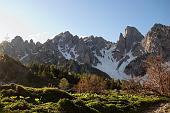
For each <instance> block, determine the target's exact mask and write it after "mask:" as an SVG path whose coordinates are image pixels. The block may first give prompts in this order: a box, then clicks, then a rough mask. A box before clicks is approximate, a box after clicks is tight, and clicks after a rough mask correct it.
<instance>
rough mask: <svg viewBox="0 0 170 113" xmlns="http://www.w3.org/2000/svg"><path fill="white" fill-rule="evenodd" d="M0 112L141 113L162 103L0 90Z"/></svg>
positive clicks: (48, 91)
mask: <svg viewBox="0 0 170 113" xmlns="http://www.w3.org/2000/svg"><path fill="white" fill-rule="evenodd" d="M0 92H1V97H0V111H1V112H5V113H10V112H11V113H14V112H16V113H20V112H25V113H32V112H35V113H36V112H37V113H140V112H141V111H143V110H144V109H145V108H148V107H149V106H150V105H153V104H156V103H159V102H162V101H163V99H161V98H158V97H142V96H136V95H130V94H129V95H128V94H117V93H113V92H108V93H105V94H94V93H81V94H69V93H67V92H64V91H61V90H59V89H56V88H29V87H23V86H20V85H15V84H12V85H6V86H0Z"/></svg>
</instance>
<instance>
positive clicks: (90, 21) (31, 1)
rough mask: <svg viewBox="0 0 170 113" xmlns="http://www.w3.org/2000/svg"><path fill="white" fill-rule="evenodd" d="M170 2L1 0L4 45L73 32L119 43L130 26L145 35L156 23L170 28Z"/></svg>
mask: <svg viewBox="0 0 170 113" xmlns="http://www.w3.org/2000/svg"><path fill="white" fill-rule="evenodd" d="M169 7H170V1H169V0H163V1H162V0H156V1H155V0H140V1H139V0H126V1H124V0H107V1H105V0H101V1H98V0H93V1H92V0H51V1H42V0H36V1H35V0H1V1H0V42H1V41H3V40H11V39H13V38H14V37H15V36H16V35H19V36H21V37H23V39H24V40H30V39H33V40H34V41H35V42H37V41H40V42H44V41H46V40H47V39H49V38H53V37H54V36H55V35H57V34H59V33H61V32H65V31H70V33H72V34H73V35H78V36H80V37H81V36H90V35H94V36H102V37H103V38H105V39H106V40H109V41H112V42H116V41H117V40H118V38H119V34H120V33H121V32H123V33H124V29H125V27H126V26H128V25H129V26H134V27H136V28H137V29H138V30H139V31H140V32H141V33H142V34H143V35H145V34H146V33H147V31H149V29H150V28H151V27H152V26H153V24H155V23H161V24H165V25H170V15H169V14H170V8H169Z"/></svg>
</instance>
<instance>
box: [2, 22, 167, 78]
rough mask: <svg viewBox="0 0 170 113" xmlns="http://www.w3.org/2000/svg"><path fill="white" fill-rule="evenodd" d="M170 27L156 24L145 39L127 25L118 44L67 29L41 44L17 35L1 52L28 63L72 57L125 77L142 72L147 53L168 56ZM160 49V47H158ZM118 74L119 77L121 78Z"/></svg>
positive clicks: (58, 60) (55, 62) (71, 58)
mask: <svg viewBox="0 0 170 113" xmlns="http://www.w3.org/2000/svg"><path fill="white" fill-rule="evenodd" d="M169 43H170V27H169V26H164V25H160V24H155V25H154V26H153V27H152V29H151V31H149V32H148V34H147V35H146V38H144V36H143V35H142V34H141V33H140V32H139V31H138V30H137V29H136V28H135V27H130V26H127V27H126V29H125V33H124V34H122V33H121V34H120V36H119V40H118V41H117V43H112V42H109V41H106V40H105V39H103V38H102V37H95V36H89V37H85V38H79V37H78V36H76V35H75V36H73V35H72V34H71V33H70V32H68V31H66V32H63V33H60V34H59V35H56V36H55V37H54V38H53V39H50V40H47V41H46V42H45V43H44V44H41V43H39V42H37V43H34V42H33V40H30V41H24V40H23V39H22V38H21V37H19V36H16V37H15V38H14V39H13V40H12V41H11V42H3V43H1V44H0V52H2V53H6V54H8V55H9V56H11V57H13V58H15V59H17V60H20V61H21V62H22V63H24V64H27V63H30V62H36V63H45V64H62V63H64V62H65V61H66V60H74V61H76V62H77V63H79V64H87V65H88V66H91V67H93V68H97V69H99V70H101V71H103V72H105V73H107V74H108V75H110V76H111V77H115V78H118V79H123V78H126V76H121V75H124V74H125V73H126V74H131V75H139V76H142V75H144V71H145V69H144V68H143V67H142V66H143V61H144V60H145V58H146V57H145V56H146V54H147V53H152V52H155V53H161V55H162V56H163V57H164V58H166V59H167V60H169V59H170V46H169ZM160 48H161V49H160ZM120 76H121V77H120Z"/></svg>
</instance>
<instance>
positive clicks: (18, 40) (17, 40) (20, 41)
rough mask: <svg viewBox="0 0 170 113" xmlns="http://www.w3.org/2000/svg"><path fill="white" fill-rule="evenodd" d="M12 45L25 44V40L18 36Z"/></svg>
mask: <svg viewBox="0 0 170 113" xmlns="http://www.w3.org/2000/svg"><path fill="white" fill-rule="evenodd" d="M11 42H12V43H23V42H24V41H23V39H22V37H20V36H16V37H15V38H14V39H13V40H12V41H11Z"/></svg>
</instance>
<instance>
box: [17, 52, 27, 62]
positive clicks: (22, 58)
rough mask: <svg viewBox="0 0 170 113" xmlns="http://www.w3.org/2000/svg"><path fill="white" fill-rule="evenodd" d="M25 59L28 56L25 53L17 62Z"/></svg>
mask: <svg viewBox="0 0 170 113" xmlns="http://www.w3.org/2000/svg"><path fill="white" fill-rule="evenodd" d="M26 57H28V54H27V53H25V55H24V56H23V57H21V58H20V60H19V61H22V60H24V59H25V58H26Z"/></svg>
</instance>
